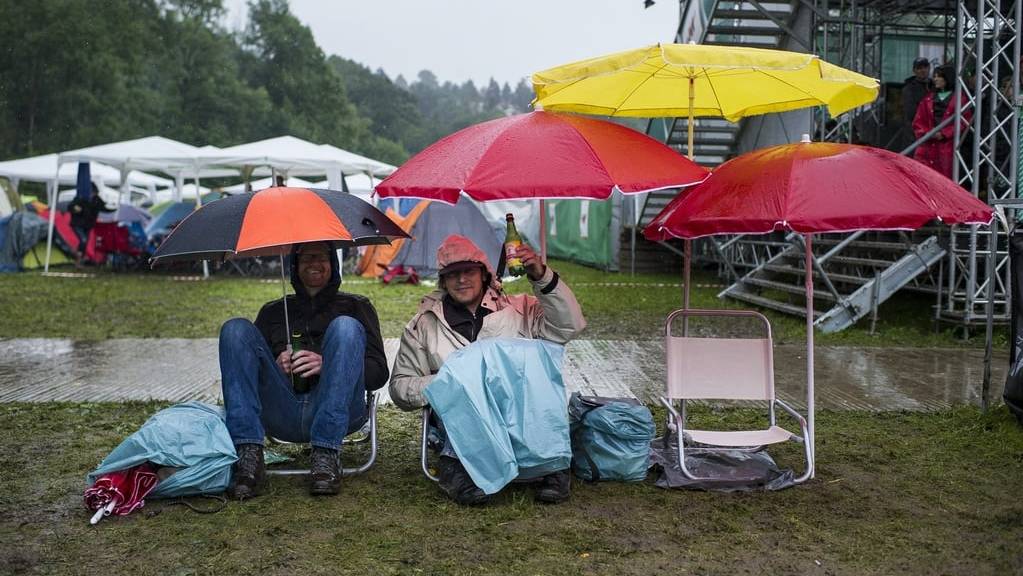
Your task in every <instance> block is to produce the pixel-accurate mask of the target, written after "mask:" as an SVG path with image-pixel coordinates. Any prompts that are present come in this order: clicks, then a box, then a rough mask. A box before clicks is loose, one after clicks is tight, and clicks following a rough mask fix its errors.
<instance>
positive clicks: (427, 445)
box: [419, 404, 440, 482]
mask: <svg viewBox="0 0 1023 576" xmlns="http://www.w3.org/2000/svg"><path fill="white" fill-rule="evenodd" d="M432 418H433V410H432V409H431V408H430V405H429V404H427V405H426V406H423V435H422V441H421V442H420V450H419V464H420V466H422V468H423V474H426V477H427V478H429V479H430V480H433V481H434V482H440V478H439V477H437V475H435V474H433V473H432V472H430V450H433V449H435V448H437V449H438V450H439V447H438V446H435V443H436V442H435V439H431V438H430V426H431V419H432Z"/></svg>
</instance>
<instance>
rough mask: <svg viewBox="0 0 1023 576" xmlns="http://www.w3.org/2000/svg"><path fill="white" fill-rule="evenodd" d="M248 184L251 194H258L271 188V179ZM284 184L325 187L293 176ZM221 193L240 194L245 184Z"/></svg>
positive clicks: (323, 184)
mask: <svg viewBox="0 0 1023 576" xmlns="http://www.w3.org/2000/svg"><path fill="white" fill-rule="evenodd" d="M249 184H251V185H252V191H253V192H258V191H260V190H262V189H264V188H270V187H271V186H273V179H272V178H260V179H259V180H253V181H251V182H249ZM285 184H287V185H288V186H294V187H296V188H320V187H323V186H326V185H327V183H326V182H310V181H308V180H303V179H301V178H296V177H294V176H289V177H288V179H287V181H286V182H285ZM221 192H225V193H227V194H241V193H243V192H245V183H244V182H242V183H241V184H235V185H233V186H225V187H224V188H221Z"/></svg>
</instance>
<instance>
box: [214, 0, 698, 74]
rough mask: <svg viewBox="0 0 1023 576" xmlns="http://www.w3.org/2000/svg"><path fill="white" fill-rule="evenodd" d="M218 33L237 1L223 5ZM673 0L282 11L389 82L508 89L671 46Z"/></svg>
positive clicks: (385, 3)
mask: <svg viewBox="0 0 1023 576" xmlns="http://www.w3.org/2000/svg"><path fill="white" fill-rule="evenodd" d="M225 6H227V7H228V9H229V14H228V26H229V27H231V28H237V27H239V26H241V25H243V23H244V18H245V6H246V2H245V0H226V1H225ZM678 6H679V4H678V0H657V2H656V4H654V5H653V6H652V7H650V8H646V9H644V8H643V0H546V1H537V0H519V1H511V0H504V1H500V2H499V1H496V0H291V11H292V13H294V14H295V15H296V16H297V17H298V19H299V20H301V21H302V22H303V23H304V24H305V25H307V26H309V28H310V29H311V30H312V31H313V35H314V36H315V37H316V42H317V43H318V44H319V45H320V47H321V48H322V49H323V51H324V52H326V53H327V54H328V55H330V54H338V55H340V56H344V57H345V58H349V59H351V60H355V61H356V62H360V63H362V64H364V65H366V66H368V67H369V68H370V69H372V70H376V69H377V68H383V69H384V71H385V72H386V73H387V75H388V76H390V77H391V78H392V79H393V78H394V77H396V76H397V75H398V74H402V75H403V76H405V78H406V79H407V80H409V81H410V82H411V81H413V80H415V78H416V76H417V75H418V73H419V71H420V70H422V69H424V68H425V69H428V70H431V71H432V72H433V73H434V74H436V75H437V78H438V79H440V81H441V82H444V81H452V82H455V83H462V82H464V81H466V80H468V79H472V80H473V81H474V82H475V83H476V84H477V86H481V87H482V86H485V85H486V83H487V82H489V80H490V78H491V77H494V78H495V79H496V80H497V81H498V82H500V83H503V82H508V83H509V84H511V85H512V87H514V86H515V84H516V83H517V82H518V81H519V79H521V78H527V79H528V77H529V75H530V74H532V73H533V72H536V71H538V70H543V69H545V68H550V67H552V66H557V65H560V64H565V63H568V62H573V61H575V60H581V59H584V58H590V57H593V56H600V55H603V54H608V53H611V52H617V51H621V50H628V49H631V48H639V47H641V46H646V45H649V44H656V43H657V42H671V41H672V40H673V39H674V34H675V28H676V26H677V25H678Z"/></svg>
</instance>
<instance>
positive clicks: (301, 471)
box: [266, 391, 378, 477]
mask: <svg viewBox="0 0 1023 576" xmlns="http://www.w3.org/2000/svg"><path fill="white" fill-rule="evenodd" d="M366 410H367V411H368V412H369V419H368V420H366V424H367V425H368V426H369V433H368V434H366V435H363V436H361V437H358V438H355V439H353V440H346V441H345V442H344V444H363V443H365V442H369V459H368V460H367V461H366V462H365V463H363V464H362V465H361V466H358V467H356V468H342V469H341V475H342V476H344V477H348V476H354V475H356V474H362V473H363V472H365V471H366V470H369V469H370V468H371V467H372V466H373V463H375V462H376V460H377V439H378V438H377V394H376V392H375V391H373V392H366ZM363 429H365V426H364V427H363ZM357 433H358V432H353V433H352V434H349V436H352V435H355V434H357ZM346 438H347V437H346ZM266 473H267V474H269V475H271V476H304V475H307V474H309V469H308V468H277V469H274V468H267V469H266Z"/></svg>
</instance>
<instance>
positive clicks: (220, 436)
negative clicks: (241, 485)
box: [86, 402, 237, 498]
mask: <svg viewBox="0 0 1023 576" xmlns="http://www.w3.org/2000/svg"><path fill="white" fill-rule="evenodd" d="M235 460H237V456H236V455H235V451H234V444H233V443H232V442H231V435H230V434H228V432H227V425H226V424H224V414H223V410H222V409H221V408H219V407H217V406H212V405H210V404H204V403H202V402H185V403H183V404H176V405H174V406H171V407H170V408H165V409H163V410H160V411H159V412H157V413H156V414H154V415H153V416H152V417H151V418H149V420H147V421H146V423H145V424H143V425H142V427H141V428H139V430H138V432H135V433H134V434H132V435H131V436H129V437H128V438H126V439H125V440H124V441H123V442H121V444H120V445H119V446H118V447H117V448H114V451H113V452H111V453H110V455H108V456H107V457H106V458H104V459H103V462H101V463H100V465H99V468H97V469H96V470H94V471H93V472H91V473H90V474H89V475H88V476H87V477H86V481H87V482H88V484H89V485H90V486H91V485H92V484H93V483H94V482H95V481H96V478H97V477H99V476H100V475H102V474H106V473H109V472H115V471H117V470H125V469H128V468H131V467H133V466H137V465H139V464H142V463H143V462H152V463H153V464H155V465H156V466H160V467H162V466H170V467H173V468H177V469H178V470H177V471H176V472H174V474H172V475H171V476H170V477H168V478H166V479H164V480H161V481H160V483H159V484H157V485H156V488H155V489H154V490H153V491H152V492H151V493H150V494H149V496H150V497H152V498H174V497H177V496H189V495H193V494H216V493H219V492H223V491H224V490H225V489H226V488H227V484H228V482H230V480H231V464H233V463H234V461H235Z"/></svg>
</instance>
